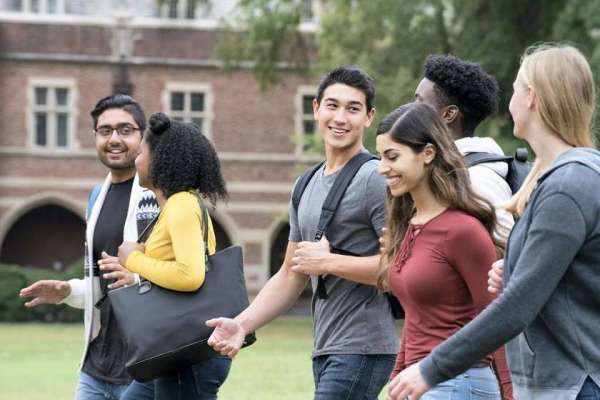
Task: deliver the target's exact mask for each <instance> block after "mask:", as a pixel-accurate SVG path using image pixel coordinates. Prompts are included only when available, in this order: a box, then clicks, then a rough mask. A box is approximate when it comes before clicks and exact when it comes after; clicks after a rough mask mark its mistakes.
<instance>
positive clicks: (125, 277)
mask: <svg viewBox="0 0 600 400" xmlns="http://www.w3.org/2000/svg"><path fill="white" fill-rule="evenodd" d="M98 267H99V268H100V271H102V272H104V274H103V275H102V277H103V278H104V279H115V281H114V282H113V283H111V284H110V285H108V288H109V289H117V288H120V287H123V286H129V285H133V284H134V283H135V274H133V273H131V272H129V271H128V270H127V269H126V268H125V267H124V266H123V265H121V263H119V259H118V258H117V257H115V256H110V255H108V254H107V253H106V252H105V251H103V252H102V258H101V259H99V260H98Z"/></svg>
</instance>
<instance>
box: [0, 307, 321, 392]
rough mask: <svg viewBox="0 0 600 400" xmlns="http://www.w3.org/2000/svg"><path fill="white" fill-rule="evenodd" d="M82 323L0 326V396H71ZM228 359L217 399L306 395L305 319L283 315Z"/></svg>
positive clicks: (308, 337)
mask: <svg viewBox="0 0 600 400" xmlns="http://www.w3.org/2000/svg"><path fill="white" fill-rule="evenodd" d="M82 336H83V325H79V324H38V323H36V324H33V323H32V324H0V399H2V400H38V399H39V400H42V399H44V400H47V399H52V400H62V399H72V398H73V393H74V389H75V385H76V382H77V366H78V364H79V359H80V357H81V351H82V346H83V344H82ZM257 336H258V341H257V342H256V343H255V344H254V345H252V346H251V347H249V348H247V349H244V350H243V351H242V352H241V353H240V354H239V355H238V356H237V357H236V358H235V360H234V362H233V366H232V369H231V373H230V374H229V377H228V378H227V381H226V382H225V384H224V385H223V386H222V387H221V392H220V396H219V398H220V399H223V400H245V399H253V400H254V399H265V400H269V399H289V400H295V399H302V400H305V399H310V398H311V397H312V392H313V382H312V372H311V371H312V369H311V361H310V351H311V348H312V327H311V321H310V318H306V317H283V318H280V319H279V320H277V321H275V322H273V323H271V324H270V325H268V326H267V327H265V328H263V329H261V330H260V331H259V332H258V335H257Z"/></svg>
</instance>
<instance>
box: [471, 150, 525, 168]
mask: <svg viewBox="0 0 600 400" xmlns="http://www.w3.org/2000/svg"><path fill="white" fill-rule="evenodd" d="M463 158H464V160H465V162H466V163H467V166H469V167H474V166H475V165H479V164H485V163H492V162H506V163H509V162H511V161H512V160H513V158H512V157H508V156H500V155H498V154H494V153H479V152H475V153H469V154H467V155H465V156H464V157H463Z"/></svg>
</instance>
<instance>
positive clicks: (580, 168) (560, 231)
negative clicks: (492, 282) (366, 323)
mask: <svg viewBox="0 0 600 400" xmlns="http://www.w3.org/2000/svg"><path fill="white" fill-rule="evenodd" d="M504 270H505V272H504V281H505V282H504V286H505V287H504V291H503V293H502V294H501V296H500V297H498V298H497V299H496V300H495V301H494V302H493V303H492V304H490V305H489V306H488V307H487V308H486V309H485V310H484V311H483V312H482V313H481V314H480V315H479V316H478V317H477V318H475V319H474V320H473V321H471V322H470V323H469V324H468V325H466V326H465V327H463V328H462V329H461V330H460V331H458V332H457V333H456V334H455V335H453V336H452V337H450V338H449V339H448V340H446V341H445V342H444V343H442V344H441V345H440V346H438V347H437V348H436V349H434V351H433V352H431V354H429V356H427V358H425V359H424V360H423V361H422V363H421V364H420V370H421V373H422V374H423V377H424V378H425V380H426V382H427V383H428V384H429V385H431V386H435V385H436V384H438V383H440V382H443V381H445V380H448V379H450V378H452V377H454V376H456V375H458V374H459V373H461V372H463V371H465V370H467V369H468V368H469V367H470V366H471V365H473V364H474V363H476V362H477V361H478V360H480V359H481V358H483V357H484V356H485V355H486V354H489V353H491V352H492V351H493V350H495V349H496V348H498V347H499V346H501V345H502V344H503V343H506V342H508V343H507V345H506V350H507V356H508V362H509V367H510V370H511V376H512V380H513V386H514V392H515V398H518V399H527V400H529V399H534V400H546V399H552V400H563V399H564V400H567V399H569V400H570V399H575V397H576V396H577V394H578V393H579V391H580V389H581V386H582V385H583V382H584V380H585V378H586V377H588V376H589V377H591V378H592V379H593V380H594V382H595V383H596V384H598V385H600V152H599V151H597V150H594V149H589V148H577V149H573V150H569V151H567V152H565V153H563V154H562V155H561V156H560V157H559V158H558V159H557V160H556V161H555V162H554V163H553V165H552V166H551V168H550V169H549V170H548V171H547V172H545V173H544V174H543V175H542V176H541V177H540V179H539V181H538V186H537V188H536V189H535V190H534V192H533V194H532V196H531V199H530V201H529V204H528V206H527V208H526V210H525V212H524V214H523V216H522V218H521V219H520V220H519V221H518V222H517V223H516V224H515V226H514V228H513V230H512V232H511V235H510V237H509V242H508V249H507V252H506V256H505V262H504ZM511 339H512V340H511ZM509 341H510V342H509Z"/></svg>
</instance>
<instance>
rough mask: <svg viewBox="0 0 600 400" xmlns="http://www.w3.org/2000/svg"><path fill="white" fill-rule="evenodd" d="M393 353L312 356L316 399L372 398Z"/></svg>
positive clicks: (385, 376) (388, 369)
mask: <svg viewBox="0 0 600 400" xmlns="http://www.w3.org/2000/svg"><path fill="white" fill-rule="evenodd" d="M395 361H396V355H394V354H375V355H362V354H332V355H324V356H318V357H315V358H314V359H313V376H314V379H315V399H316V400H342V399H344V400H345V399H352V400H371V399H373V400H376V399H377V396H378V395H379V392H380V391H381V389H382V388H383V387H384V386H385V384H386V383H387V381H388V379H389V378H390V374H391V372H392V369H393V368H394V363H395Z"/></svg>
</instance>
